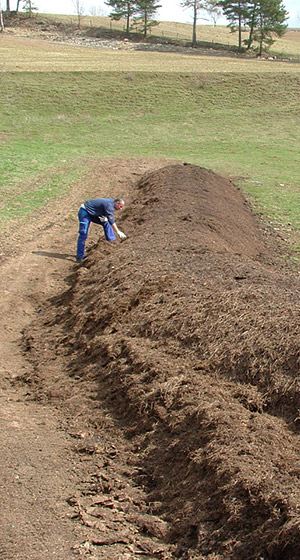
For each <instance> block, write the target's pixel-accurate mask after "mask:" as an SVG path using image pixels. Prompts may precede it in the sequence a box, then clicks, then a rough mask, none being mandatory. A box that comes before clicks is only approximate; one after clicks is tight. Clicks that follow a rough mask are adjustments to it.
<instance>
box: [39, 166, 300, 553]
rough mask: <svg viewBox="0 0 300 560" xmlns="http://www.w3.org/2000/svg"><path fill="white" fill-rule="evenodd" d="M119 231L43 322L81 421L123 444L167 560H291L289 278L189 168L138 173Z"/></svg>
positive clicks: (205, 176) (230, 205)
mask: <svg viewBox="0 0 300 560" xmlns="http://www.w3.org/2000/svg"><path fill="white" fill-rule="evenodd" d="M118 217H119V216H118ZM119 223H120V226H121V227H122V229H124V231H125V232H126V233H127V234H128V239H127V240H126V241H125V242H123V243H118V244H107V243H106V242H105V241H104V239H102V238H101V239H100V240H99V243H98V244H97V246H96V247H94V248H93V250H92V251H91V252H90V254H89V257H88V259H87V262H86V265H85V266H84V267H82V268H79V269H78V270H77V271H76V273H74V277H73V280H72V283H71V286H70V289H69V291H68V292H67V293H66V294H63V295H62V297H61V298H60V301H59V302H56V304H57V305H55V306H53V305H52V306H50V307H49V310H48V312H47V313H48V314H46V317H47V321H46V322H45V325H44V335H43V336H46V335H45V333H46V331H47V329H48V330H49V328H50V329H51V328H52V331H53V332H55V337H54V336H53V340H52V343H53V344H54V347H55V352H56V353H61V354H64V355H65V356H67V363H68V365H67V368H66V369H67V375H68V376H69V377H70V378H73V379H76V380H77V382H78V383H79V385H80V384H82V388H84V393H85V396H84V397H83V398H85V399H87V402H88V393H89V388H92V389H90V393H91V394H92V393H93V395H92V403H93V405H92V406H91V408H90V410H88V404H87V407H86V409H85V415H86V416H87V417H90V421H91V423H94V425H95V426H96V427H97V410H98V409H100V408H101V407H102V408H103V407H105V410H106V411H108V412H109V413H110V414H112V415H113V416H114V417H115V418H116V420H117V421H118V422H119V425H120V424H121V425H122V430H123V431H124V433H125V434H127V437H128V439H129V440H130V441H131V442H134V445H135V449H136V451H135V464H136V466H137V468H136V473H137V474H136V483H137V484H141V485H143V488H144V489H146V494H147V502H148V504H150V505H151V512H152V514H153V515H155V516H156V518H157V519H158V518H159V519H162V520H164V521H165V522H166V523H167V527H168V529H167V530H166V531H165V532H164V535H163V539H164V541H165V542H167V543H170V544H171V545H172V546H173V549H172V550H173V552H172V557H174V558H177V557H179V558H190V559H202V558H203V559H204V558H208V559H210V560H213V559H214V560H221V559H222V560H230V559H242V560H255V559H258V558H261V559H264V560H267V559H269V560H270V559H272V560H292V559H293V560H295V559H296V558H299V557H300V532H299V525H300V521H299V520H300V518H299V508H300V481H299V476H300V458H299V422H300V415H299V408H300V406H299V405H300V399H299V390H300V382H299V379H300V378H299V366H300V356H299V341H300V336H299V335H300V327H299V324H300V304H299V294H300V282H299V275H298V274H297V272H296V271H294V270H293V269H290V268H289V267H288V266H285V265H284V263H283V260H282V257H281V256H280V254H279V252H278V251H276V250H275V249H274V243H273V241H272V239H273V238H272V235H271V233H270V229H269V228H268V227H267V226H264V224H263V223H261V222H259V220H258V218H257V217H256V216H255V215H254V214H253V212H252V211H251V209H250V207H249V206H248V203H247V202H246V200H245V198H244V197H243V194H242V193H241V192H240V190H239V189H238V188H237V187H236V186H235V185H234V184H233V183H232V182H231V181H230V180H228V179H227V178H224V177H220V176H219V175H217V174H215V173H213V172H212V171H210V170H207V169H204V168H200V167H197V166H194V165H190V164H175V165H169V166H166V167H163V168H161V169H158V170H156V171H154V172H151V173H147V174H146V175H144V176H143V177H142V179H141V180H140V181H139V182H138V185H137V188H136V192H135V195H134V198H133V200H132V201H131V203H130V204H128V205H127V207H126V210H124V211H123V215H122V218H121V222H119ZM52 304H53V302H52ZM40 321H45V318H41V319H40ZM47 336H48V337H50V335H49V333H48V335H47ZM50 338H51V337H50ZM32 344H33V343H32ZM43 383H44V387H45V386H46V384H47V381H46V380H45V379H44V382H43ZM155 557H157V558H159V557H161V558H162V557H163V556H159V555H158V556H155ZM165 557H166V556H165Z"/></svg>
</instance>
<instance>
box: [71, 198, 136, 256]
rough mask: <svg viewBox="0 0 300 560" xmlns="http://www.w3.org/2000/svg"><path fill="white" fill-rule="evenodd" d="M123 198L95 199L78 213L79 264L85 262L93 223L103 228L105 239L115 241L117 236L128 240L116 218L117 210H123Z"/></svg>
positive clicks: (84, 205)
mask: <svg viewBox="0 0 300 560" xmlns="http://www.w3.org/2000/svg"><path fill="white" fill-rule="evenodd" d="M124 206H125V202H124V200H123V198H94V199H93V200H87V201H86V202H85V203H84V204H82V205H81V207H80V208H79V212H78V220H79V236H78V241H77V259H76V260H77V262H83V259H84V252H85V242H86V240H87V236H88V232H89V227H90V224H91V222H93V223H94V224H100V225H101V226H103V229H104V235H105V239H106V240H107V241H115V239H116V235H118V236H119V237H120V239H126V235H125V233H123V232H122V231H120V230H119V228H118V227H117V224H116V222H115V218H114V211H115V210H122V208H124Z"/></svg>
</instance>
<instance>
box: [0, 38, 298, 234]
mask: <svg viewBox="0 0 300 560" xmlns="http://www.w3.org/2000/svg"><path fill="white" fill-rule="evenodd" d="M14 45H15V46H17V47H18V45H20V43H18V39H17V38H13V39H11V38H9V40H8V39H7V38H6V37H4V41H2V42H1V43H0V51H1V49H2V53H4V55H5V56H4V58H5V65H4V72H2V80H1V82H0V94H1V95H0V110H1V132H0V134H1V136H0V139H1V144H0V149H1V160H0V183H1V193H2V194H1V202H2V210H1V214H0V216H1V220H2V226H4V224H5V223H7V220H8V219H15V218H16V217H17V216H18V215H24V214H25V213H26V212H28V213H30V212H32V208H34V207H38V206H39V205H40V204H43V203H44V202H45V200H50V199H51V197H54V196H57V195H58V194H59V193H60V192H63V191H64V190H65V189H66V188H67V187H68V185H69V184H71V183H72V181H73V180H74V179H75V178H76V177H77V176H78V175H79V174H82V173H83V172H84V168H85V166H86V165H88V161H89V159H90V158H95V157H96V158H103V157H106V156H110V157H125V158H126V157H128V156H132V155H137V156H139V155H140V156H149V157H156V156H159V157H161V156H162V157H164V156H165V157H166V158H174V159H176V160H181V161H182V160H183V161H189V162H191V163H194V164H197V165H201V166H204V167H209V168H212V169H213V170H214V171H216V172H219V173H222V174H225V175H230V176H232V177H233V178H234V180H235V181H236V182H238V183H239V184H240V185H241V186H242V187H243V188H244V189H245V191H246V192H248V193H249V194H250V195H251V196H252V197H253V203H254V204H255V205H257V208H258V209H259V210H260V211H263V212H265V213H266V214H267V215H268V216H269V217H271V218H273V219H274V220H276V221H277V222H280V223H281V224H284V227H285V228H286V229H289V228H290V226H292V227H295V228H299V227H300V219H299V215H300V212H299V209H300V208H299V206H300V205H299V186H298V169H299V137H300V134H299V133H300V130H299V129H300V126H299V114H298V107H299V85H300V77H299V72H298V70H299V67H298V66H297V64H290V63H287V64H284V63H282V62H280V63H279V62H278V63H277V62H274V61H272V62H270V61H259V62H258V61H256V60H253V61H249V60H244V61H240V60H239V59H230V58H223V57H212V56H211V57H207V60H206V59H205V61H204V60H203V57H191V56H188V55H181V54H176V53H172V54H171V55H170V53H152V52H145V53H144V52H138V53H132V52H125V54H124V51H121V52H112V51H106V50H97V49H91V48H90V49H88V48H84V47H71V46H69V45H57V44H53V43H46V42H41V41H36V42H35V41H34V40H28V39H27V40H25V39H24V40H22V45H23V46H22V49H21V47H20V48H19V50H18V48H15V49H13V46H14ZM136 54H137V55H138V60H139V61H140V66H141V67H142V71H140V70H139V71H137V70H136V68H135V67H134V69H132V65H134V64H136V58H135V55H136ZM125 55H126V56H125ZM54 59H55V64H54V65H53V60H54ZM59 59H60V60H61V61H62V64H66V66H68V68H69V70H70V71H68V72H67V71H63V72H58V71H57V69H58V68H59ZM95 60H96V61H97V60H98V61H99V65H100V64H101V65H102V66H103V67H104V68H105V71H97V72H95V71H86V72H82V71H77V69H78V68H79V67H81V63H82V61H84V65H85V68H86V70H89V69H90V66H91V68H92V69H94V64H95ZM171 60H173V61H174V66H175V67H176V68H177V72H175V71H174V66H173V65H172V64H171ZM134 61H135V62H134ZM154 62H156V65H157V70H156V71H155V69H154V67H153V66H155V65H154V64H153V63H154ZM206 63H207V64H208V65H210V66H209V70H208V71H205V70H204V69H203V65H204V68H205V64H206ZM234 63H236V65H235V66H231V65H232V64H234ZM35 64H38V65H39V67H38V69H39V72H37V71H35V72H28V71H27V72H24V71H22V70H23V66H25V67H26V69H29V68H32V69H35ZM253 64H255V65H256V66H255V67H254V66H252V65H253ZM261 64H263V65H265V67H266V68H267V70H266V71H264V67H263V66H261ZM13 65H15V68H17V70H18V71H17V72H11V71H9V70H10V68H11V66H13ZM121 65H122V67H123V71H121V70H120V66H121ZM115 66H117V70H116V71H114V69H115ZM138 67H139V65H138ZM109 68H110V70H109ZM162 68H163V69H162ZM184 68H185V70H184ZM201 68H202V70H201ZM221 68H222V70H223V71H221ZM232 68H233V69H234V70H232ZM48 69H50V70H56V71H55V72H53V71H50V72H47V70H48ZM255 69H256V70H255ZM41 70H46V71H41ZM297 244H299V245H300V243H299V237H298V238H297V240H296V245H297Z"/></svg>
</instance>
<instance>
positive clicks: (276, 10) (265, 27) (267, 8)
mask: <svg viewBox="0 0 300 560" xmlns="http://www.w3.org/2000/svg"><path fill="white" fill-rule="evenodd" d="M287 18H288V12H287V11H286V9H285V7H284V6H283V4H282V2H281V0H254V1H253V2H252V4H251V9H249V20H248V22H247V23H248V25H249V29H250V32H249V38H248V39H247V40H246V41H245V42H246V44H247V47H248V48H250V47H251V46H252V43H253V42H254V41H255V42H257V43H258V54H259V56H261V55H262V52H263V50H264V47H266V49H268V48H269V47H270V46H271V45H272V44H273V43H274V40H275V39H274V36H275V37H282V35H284V33H285V32H286V29H287V24H286V23H285V21H286V20H287Z"/></svg>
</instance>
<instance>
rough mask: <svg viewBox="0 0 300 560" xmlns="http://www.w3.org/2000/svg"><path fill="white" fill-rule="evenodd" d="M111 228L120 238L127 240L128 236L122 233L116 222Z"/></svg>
mask: <svg viewBox="0 0 300 560" xmlns="http://www.w3.org/2000/svg"><path fill="white" fill-rule="evenodd" d="M111 227H112V228H113V230H114V232H115V234H116V235H118V236H119V237H120V239H126V235H125V233H123V231H120V230H119V228H118V226H117V224H116V222H114V223H113V224H111Z"/></svg>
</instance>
